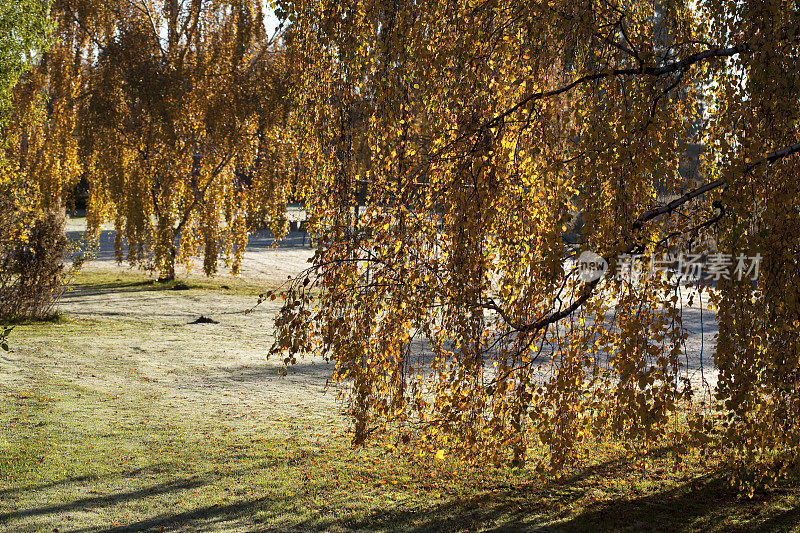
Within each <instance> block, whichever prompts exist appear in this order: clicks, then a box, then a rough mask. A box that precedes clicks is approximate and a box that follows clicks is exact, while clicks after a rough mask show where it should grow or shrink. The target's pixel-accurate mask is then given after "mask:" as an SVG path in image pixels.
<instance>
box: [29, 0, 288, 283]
mask: <svg viewBox="0 0 800 533" xmlns="http://www.w3.org/2000/svg"><path fill="white" fill-rule="evenodd" d="M52 17H53V19H54V20H55V21H56V24H57V28H56V36H55V38H54V41H55V43H54V46H53V48H52V49H51V50H50V51H49V52H48V53H47V54H46V55H45V57H44V59H43V61H41V62H40V64H39V65H38V68H37V70H36V72H35V73H34V74H33V75H32V76H30V79H29V80H28V82H27V84H26V85H25V87H24V90H20V91H19V92H20V99H19V100H20V101H19V103H18V108H19V109H24V108H25V107H26V106H27V107H30V108H33V107H34V106H35V102H36V101H38V100H39V99H41V98H44V99H45V100H46V102H47V105H46V106H45V107H44V108H43V109H41V110H40V115H41V116H40V120H39V121H26V122H24V123H21V124H20V126H19V128H20V131H19V136H20V139H21V140H20V142H19V143H18V144H17V146H16V151H17V154H16V157H17V159H18V160H19V161H20V166H21V167H23V168H25V169H26V172H27V174H28V175H30V176H31V177H33V178H34V179H35V180H36V181H38V183H39V186H40V189H41V191H42V199H43V200H42V201H43V203H44V205H45V206H63V205H65V204H66V202H67V201H68V199H69V197H70V195H71V193H72V191H73V190H74V189H75V186H76V184H77V183H78V182H80V181H82V182H83V183H84V184H85V187H86V188H87V189H88V193H89V202H88V208H87V217H88V219H89V226H90V232H91V233H92V234H93V235H95V236H97V235H99V231H100V226H101V224H102V223H103V222H104V221H106V220H110V221H112V222H113V223H114V225H115V228H116V230H117V232H116V235H117V242H116V248H117V257H118V259H119V260H120V261H122V260H125V259H127V260H128V261H129V262H131V263H132V264H135V265H140V266H144V267H146V268H150V269H153V270H156V271H157V272H159V273H160V274H161V276H162V277H164V278H172V277H174V273H175V270H174V269H175V264H176V262H184V263H190V262H191V260H192V259H193V258H195V257H200V258H202V259H203V270H204V271H205V272H206V273H207V274H212V273H214V272H216V269H217V265H218V260H219V259H224V260H225V263H226V264H227V265H229V266H231V267H232V269H233V271H234V272H236V271H237V270H238V265H239V262H240V260H241V254H242V253H243V250H244V246H245V245H246V243H247V233H248V231H249V230H250V229H252V228H254V227H262V226H266V225H271V226H272V228H273V229H274V230H275V232H276V233H279V234H280V233H282V232H283V231H284V227H283V226H285V222H286V219H285V214H284V210H283V209H279V208H276V207H272V206H282V205H284V204H285V202H286V198H287V196H288V193H289V191H288V188H287V187H288V185H286V180H285V179H284V178H283V176H286V175H287V174H286V172H285V169H284V167H282V166H281V164H280V163H281V161H284V160H285V158H282V157H279V156H280V154H281V151H282V150H283V148H284V144H285V136H282V135H281V133H280V126H281V124H282V120H281V117H282V115H283V114H284V113H285V111H284V109H285V102H284V100H283V93H284V92H285V87H286V83H287V80H286V68H285V66H284V64H283V61H284V60H283V58H282V56H281V52H280V50H279V48H278V47H277V46H276V45H275V43H274V42H272V41H269V40H268V39H267V36H266V34H265V30H264V25H263V17H264V13H263V6H262V3H261V2H260V1H239V0H236V1H231V2H211V1H205V0H199V1H193V2H177V1H173V0H166V1H164V2H150V1H138V0H137V1H127V0H122V1H119V2H102V3H98V2H88V1H87V2H83V1H64V2H56V3H55V4H54V6H53V9H52ZM125 248H127V255H125V253H124V249H125Z"/></svg>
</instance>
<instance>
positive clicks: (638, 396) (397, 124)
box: [273, 0, 800, 487]
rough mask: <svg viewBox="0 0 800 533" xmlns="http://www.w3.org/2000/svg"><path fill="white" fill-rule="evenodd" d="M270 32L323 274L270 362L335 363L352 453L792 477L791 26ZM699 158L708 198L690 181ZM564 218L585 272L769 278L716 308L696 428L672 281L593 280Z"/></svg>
mask: <svg viewBox="0 0 800 533" xmlns="http://www.w3.org/2000/svg"><path fill="white" fill-rule="evenodd" d="M281 10H282V12H283V13H285V15H286V17H287V18H288V21H290V25H289V26H288V28H287V32H286V42H287V43H288V52H287V54H288V57H290V58H291V61H292V64H293V65H296V66H297V68H296V70H295V72H296V77H297V80H298V81H297V83H296V85H295V86H294V87H293V99H294V102H295V106H296V108H295V111H294V113H293V114H292V117H291V120H292V122H291V126H292V132H293V134H294V136H295V138H296V141H295V143H296V144H295V145H296V146H302V151H301V152H299V155H298V159H299V161H300V164H301V165H302V166H303V168H305V169H306V172H305V173H304V176H305V179H303V180H302V181H301V183H300V185H301V187H302V190H303V194H304V195H305V198H306V201H307V203H308V206H309V209H310V210H311V212H312V213H313V214H312V219H311V229H312V231H313V232H314V233H315V234H316V237H317V241H318V243H319V249H318V252H317V254H316V256H315V258H314V264H313V266H312V268H311V269H310V270H309V271H308V272H307V273H306V274H305V275H304V276H301V277H300V278H298V279H297V280H295V281H294V282H293V283H292V285H291V286H290V288H289V290H288V291H287V292H286V294H285V296H287V302H286V304H285V306H284V308H283V310H282V312H281V314H280V315H279V317H278V319H277V322H276V325H277V331H278V339H277V341H276V345H275V348H274V350H273V352H274V353H283V354H285V358H286V359H285V360H286V362H287V363H290V362H294V361H295V360H296V356H297V355H298V354H300V353H321V354H324V355H326V356H328V357H331V358H332V359H334V360H335V361H336V378H337V379H338V380H340V381H343V382H346V383H348V384H350V385H351V391H352V393H351V395H350V405H351V413H352V415H353V419H354V423H355V435H356V437H355V439H356V441H357V442H361V441H363V440H364V439H366V438H367V437H368V436H369V435H370V434H371V433H372V432H373V431H376V430H390V429H391V430H393V431H395V432H396V433H397V435H398V438H400V439H401V440H404V441H405V439H408V438H411V436H421V438H422V439H423V441H424V442H427V443H428V446H429V447H430V450H431V451H432V452H434V451H435V450H443V449H445V448H452V449H454V450H455V451H457V453H458V454H460V455H461V456H462V457H466V458H473V459H483V458H488V459H490V460H491V461H493V462H495V463H497V464H500V463H504V462H511V463H513V464H522V463H523V462H524V461H526V460H533V461H534V463H535V465H536V466H537V467H538V468H541V469H542V470H543V471H546V470H550V469H555V470H558V469H560V468H561V467H562V466H564V465H565V464H568V463H569V462H572V461H575V460H577V459H579V458H580V456H581V454H582V453H583V450H584V449H585V447H584V446H582V443H585V442H587V441H590V440H591V441H595V440H604V439H623V440H624V441H625V442H627V443H628V444H629V445H630V446H633V447H638V446H651V445H653V444H655V443H663V442H664V441H667V442H668V443H671V444H673V445H675V447H676V448H675V449H676V450H678V451H680V450H681V449H685V448H686V447H687V446H690V445H700V446H703V447H707V448H713V449H716V450H724V451H725V453H729V454H730V456H731V459H732V460H733V462H734V463H735V464H738V465H741V466H742V471H741V474H742V475H741V476H739V478H738V479H740V480H742V482H743V483H744V485H743V487H752V483H751V482H752V481H753V480H756V481H758V480H760V476H763V475H767V476H769V475H776V474H781V473H785V472H786V470H787V469H789V468H794V467H796V458H797V456H798V452H800V440H799V439H800V422H798V420H800V401H798V396H797V393H796V391H797V387H798V385H800V383H798V379H800V358H799V357H798V344H797V342H798V341H797V338H798V335H797V333H798V326H799V325H800V321H799V320H800V316H798V314H800V305H798V301H800V298H798V296H797V291H798V290H800V289H798V287H800V284H799V283H798V279H797V275H798V274H797V268H796V264H797V263H796V257H797V252H798V242H800V234H798V231H800V220H798V216H800V211H799V210H798V208H797V205H796V198H797V197H798V193H799V192H800V190H798V189H799V188H800V180H798V179H797V171H798V168H797V165H798V162H797V156H796V155H795V153H796V152H797V151H798V144H797V143H798V138H797V135H798V134H797V131H798V124H800V122H798V118H799V117H798V109H800V106H799V105H798V104H800V101H799V100H798V96H799V94H798V91H800V86H799V85H798V84H797V83H796V76H794V74H793V73H795V72H797V70H798V56H797V53H796V50H797V39H798V35H800V13H798V12H797V7H796V6H794V5H792V4H787V3H785V2H777V1H774V2H772V1H767V2H762V1H759V2H744V3H742V2H736V3H734V2H727V1H724V2H719V1H717V0H704V1H701V2H682V1H680V0H678V1H669V2H662V3H659V4H657V6H656V7H655V8H654V5H653V4H652V3H648V2H635V1H624V2H601V3H596V2H580V1H579V2H574V1H559V0H556V1H552V0H548V1H539V2H502V1H499V0H487V1H481V2H475V1H473V0H462V1H459V2H451V3H444V4H443V3H437V2H425V1H423V2H410V1H403V0H400V1H396V2H380V1H377V2H376V1H364V2H351V3H345V4H342V3H338V2H327V1H324V0H323V1H315V2H312V1H307V0H284V1H283V2H281ZM698 143H702V145H703V146H704V147H705V151H704V153H703V155H702V162H701V165H700V173H699V175H698V176H694V175H689V174H687V173H686V172H683V173H682V172H681V168H682V167H681V157H682V156H681V154H682V153H684V152H685V151H686V150H687V147H690V146H693V145H696V144H698ZM667 200H670V202H669V203H667ZM576 213H577V214H579V219H580V223H581V226H580V232H579V236H580V239H579V242H578V248H579V250H592V251H594V252H596V253H598V254H600V255H601V256H602V257H604V258H606V259H607V260H609V262H610V263H611V264H610V269H611V272H612V274H613V273H614V272H615V271H616V269H617V268H618V267H620V266H621V264H620V263H619V262H618V257H620V256H621V255H623V254H643V255H645V256H650V255H651V254H655V253H658V254H661V253H662V252H671V253H674V254H677V253H692V254H713V253H725V254H731V255H732V256H733V257H737V256H738V255H739V254H746V255H747V256H755V255H756V254H761V256H762V257H763V262H762V275H761V276H760V277H759V278H758V280H757V281H755V282H751V281H750V280H749V279H736V278H733V277H732V279H730V280H725V279H721V280H719V281H718V283H717V285H716V287H715V288H713V290H712V289H711V288H707V289H708V290H709V292H711V293H712V294H713V299H714V304H715V305H716V307H717V308H718V309H719V314H718V322H719V338H718V340H717V347H716V351H715V353H714V360H715V363H716V365H717V367H718V368H719V371H720V379H719V385H718V387H717V388H716V390H715V391H714V394H715V402H714V406H715V407H714V408H713V409H699V410H697V409H696V407H697V406H696V405H695V407H691V400H692V399H693V398H696V397H697V396H698V395H702V392H703V391H702V389H700V388H699V387H698V385H697V384H696V383H695V384H693V383H691V382H690V381H689V380H688V379H686V370H687V369H686V367H685V359H684V356H685V346H684V340H685V338H686V334H687V332H686V328H685V326H684V324H683V317H682V306H683V304H684V302H683V298H684V293H683V292H681V290H680V288H679V286H678V285H679V280H677V279H676V277H675V276H673V277H671V278H670V277H667V278H664V277H661V276H644V277H643V278H642V279H641V280H639V281H638V282H635V283H632V282H629V281H626V280H624V279H617V278H615V277H614V276H613V275H609V276H606V277H605V278H603V280H602V281H589V282H585V281H583V280H581V279H580V278H579V277H578V276H576V275H575V271H574V270H571V269H570V267H569V265H570V262H569V261H567V260H566V259H568V258H569V257H568V256H569V255H570V253H571V252H570V248H565V245H564V240H565V239H564V238H565V233H566V232H567V229H568V228H567V227H568V225H570V223H571V221H574V220H575V218H576ZM698 413H699V414H698ZM531 450H536V452H535V453H531ZM540 451H541V453H540ZM436 453H437V454H438V453H439V452H436ZM442 453H444V452H442Z"/></svg>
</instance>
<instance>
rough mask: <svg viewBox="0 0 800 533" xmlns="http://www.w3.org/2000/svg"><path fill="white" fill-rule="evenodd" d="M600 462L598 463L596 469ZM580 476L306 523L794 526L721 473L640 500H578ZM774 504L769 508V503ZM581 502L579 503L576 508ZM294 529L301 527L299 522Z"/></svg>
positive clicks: (798, 519) (795, 511)
mask: <svg viewBox="0 0 800 533" xmlns="http://www.w3.org/2000/svg"><path fill="white" fill-rule="evenodd" d="M602 469H603V467H602V466H601V467H599V470H602ZM599 470H598V471H599ZM591 477H592V475H584V474H580V475H579V476H576V477H574V478H570V479H568V480H566V481H563V482H552V483H547V484H545V485H543V486H541V485H540V486H538V487H524V488H512V489H506V490H502V491H500V492H491V493H490V492H487V493H483V494H480V495H478V496H474V497H469V498H462V499H454V500H452V501H449V502H446V503H442V504H437V505H433V506H430V507H423V508H418V509H411V510H389V511H387V512H380V513H373V514H372V515H370V516H368V517H366V518H361V519H353V518H344V519H340V520H327V521H319V522H314V523H309V524H306V526H308V529H315V530H329V529H343V530H347V531H358V530H361V531H368V530H379V531H408V532H417V533H421V532H427V531H492V532H496V533H500V532H515V531H537V532H559V531H631V532H633V531H685V530H701V531H708V530H719V531H754V530H757V531H787V530H789V529H791V528H797V526H798V524H800V506H795V507H792V508H790V509H788V510H785V509H781V508H778V506H777V505H774V504H775V502H774V499H773V495H771V494H761V495H758V494H757V495H756V497H755V498H754V499H752V500H748V499H746V498H744V497H742V496H741V495H740V494H739V493H738V492H737V490H736V489H734V488H732V487H731V486H730V484H729V483H728V481H727V480H726V479H725V477H724V476H722V475H719V474H715V475H709V476H705V477H702V478H696V479H694V480H692V481H691V482H688V483H684V484H680V485H677V486H673V488H670V489H668V490H663V491H659V492H653V493H649V494H646V495H643V496H640V497H635V498H630V497H625V496H621V497H619V498H616V499H609V500H605V501H599V502H595V503H589V504H587V503H585V502H583V503H582V502H581V500H582V499H583V497H584V496H586V494H587V493H588V491H590V490H592V486H591V484H584V483H582V482H581V479H583V478H586V479H589V478H591ZM770 502H772V503H773V505H772V506H770V505H769V503H770ZM578 506H580V508H577V509H576V507H578ZM301 529H303V527H302V525H301Z"/></svg>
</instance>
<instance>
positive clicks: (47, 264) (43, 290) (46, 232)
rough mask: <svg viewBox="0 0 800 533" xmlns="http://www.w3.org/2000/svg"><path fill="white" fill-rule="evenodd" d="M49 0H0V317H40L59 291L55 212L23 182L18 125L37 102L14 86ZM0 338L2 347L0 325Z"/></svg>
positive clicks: (46, 24) (38, 54)
mask: <svg viewBox="0 0 800 533" xmlns="http://www.w3.org/2000/svg"><path fill="white" fill-rule="evenodd" d="M49 9H50V2H43V1H41V0H21V1H16V0H15V1H3V2H0V129H1V130H2V140H1V141H0V321H2V322H3V323H7V321H9V320H13V319H19V318H43V317H46V316H48V315H49V314H50V313H51V311H52V306H53V304H54V302H55V300H56V299H57V297H58V296H59V295H60V292H61V281H62V280H61V275H62V270H63V266H62V259H63V254H64V251H65V245H66V242H65V237H64V235H63V216H59V214H58V213H53V212H47V211H45V210H43V209H42V208H43V205H42V202H41V201H40V200H41V190H40V189H39V188H38V187H37V184H36V183H35V182H34V181H33V180H31V177H30V175H29V174H28V172H27V170H28V168H27V167H26V164H25V162H24V161H23V160H22V158H21V154H22V150H20V146H21V144H20V143H21V140H22V139H21V137H22V136H21V135H20V130H19V124H20V123H21V122H27V123H31V124H35V123H36V122H37V121H38V120H39V118H40V116H41V113H40V111H41V109H42V106H41V102H40V101H39V100H38V99H36V98H27V99H26V98H25V93H26V91H25V90H24V89H20V88H19V86H18V83H19V81H20V78H23V83H22V85H23V86H24V85H27V84H28V83H29V80H30V75H29V73H28V69H29V68H31V67H32V66H36V65H37V64H39V63H40V62H41V61H42V58H43V53H44V52H45V50H46V48H47V47H48V44H49V37H50V33H51V30H52V25H51V20H50V18H49V17H48V11H49ZM2 329H3V332H2V334H0V344H2V348H3V349H6V350H7V349H8V345H7V343H6V336H7V335H8V333H9V331H10V329H9V328H6V327H3V328H2Z"/></svg>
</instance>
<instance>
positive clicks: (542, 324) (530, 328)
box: [483, 143, 800, 333]
mask: <svg viewBox="0 0 800 533" xmlns="http://www.w3.org/2000/svg"><path fill="white" fill-rule="evenodd" d="M797 152H800V143H797V144H794V145H791V146H787V147H785V148H781V149H780V150H776V151H774V152H770V153H768V154H767V155H766V156H764V157H762V158H760V159H758V160H755V161H752V162H750V163H748V164H747V165H745V167H744V169H743V171H742V172H743V173H744V174H747V173H749V172H750V171H752V170H753V169H755V168H756V167H758V166H760V165H769V164H771V163H774V162H776V161H779V160H781V159H783V158H785V157H788V156H790V155H792V154H794V153H797ZM728 181H729V178H727V179H726V178H720V179H718V180H714V181H712V182H709V183H706V184H705V185H702V186H701V187H698V188H696V189H693V190H691V191H689V192H687V193H686V194H684V195H683V196H680V197H678V198H676V199H675V200H672V201H671V202H669V203H668V204H666V205H664V206H661V207H657V208H654V209H651V210H649V211H646V212H645V213H642V215H640V216H639V218H637V219H636V221H635V222H634V223H633V227H634V229H641V228H642V227H643V225H644V224H645V223H647V222H649V221H651V220H654V219H656V218H658V217H660V216H662V215H665V214H668V213H672V212H673V211H675V210H676V209H678V208H679V207H680V206H682V205H684V204H686V203H688V202H690V201H692V200H694V199H695V198H697V197H699V196H702V195H703V194H705V193H707V192H710V191H713V190H715V189H718V188H720V187H723V186H725V185H726V184H727V183H728ZM635 247H636V244H634V243H629V244H628V246H627V247H624V248H623V249H624V250H625V252H626V253H630V252H631V251H632V250H634V249H635ZM604 259H605V260H606V261H608V260H609V259H611V257H605V258H604ZM599 282H600V279H596V280H594V281H591V282H587V283H585V284H584V285H583V290H582V291H581V294H580V296H578V298H576V299H575V300H574V301H573V302H572V303H571V304H570V305H569V306H567V307H565V308H564V309H560V310H558V311H554V312H551V313H549V314H548V315H546V316H544V317H543V318H541V319H539V320H536V321H534V322H531V323H528V324H519V323H517V322H516V321H514V320H513V319H512V318H511V317H509V316H508V314H507V313H506V312H505V311H503V310H502V309H501V308H500V307H499V306H498V305H497V304H495V303H494V302H493V301H489V302H488V303H484V304H483V307H484V308H486V309H490V310H493V311H495V312H497V314H498V315H500V318H502V319H503V321H504V322H505V323H506V324H507V325H508V326H509V327H510V328H511V329H512V330H514V331H518V332H520V333H537V332H539V331H541V330H542V329H544V328H546V327H548V326H550V325H551V324H554V323H556V322H558V321H559V320H562V319H564V318H567V317H568V316H570V315H571V314H572V313H574V312H575V311H577V310H578V309H580V308H581V307H582V306H583V305H584V304H585V303H586V302H587V301H588V300H589V299H590V298H591V297H592V295H593V294H594V290H595V288H596V287H597V285H598V283H599Z"/></svg>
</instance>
